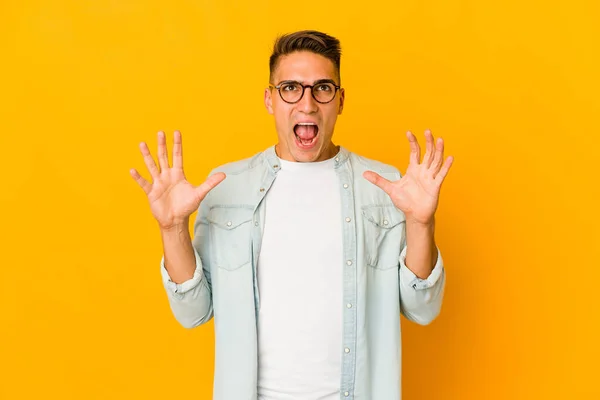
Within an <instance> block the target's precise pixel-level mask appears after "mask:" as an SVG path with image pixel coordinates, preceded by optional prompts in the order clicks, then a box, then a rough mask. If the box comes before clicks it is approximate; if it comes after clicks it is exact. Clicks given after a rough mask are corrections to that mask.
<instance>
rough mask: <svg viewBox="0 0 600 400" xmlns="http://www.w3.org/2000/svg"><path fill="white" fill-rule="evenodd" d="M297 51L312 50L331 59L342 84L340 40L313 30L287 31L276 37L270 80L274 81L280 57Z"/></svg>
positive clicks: (270, 65) (270, 61)
mask: <svg viewBox="0 0 600 400" xmlns="http://www.w3.org/2000/svg"><path fill="white" fill-rule="evenodd" d="M296 51H310V52H312V53H315V54H319V55H322V56H323V57H325V58H327V59H329V60H331V62H332V63H333V66H334V67H335V72H336V73H337V77H338V85H341V76H340V59H341V56H342V49H341V46H340V41H339V40H338V39H336V38H334V37H333V36H329V35H327V34H326V33H323V32H319V31H311V30H304V31H298V32H292V33H287V34H284V35H281V36H279V37H277V39H275V44H274V45H273V53H272V54H271V57H270V58H269V81H270V82H271V83H273V82H272V81H273V75H274V73H275V70H276V69H277V66H278V62H279V59H280V58H281V57H282V56H285V55H287V54H290V53H293V52H296Z"/></svg>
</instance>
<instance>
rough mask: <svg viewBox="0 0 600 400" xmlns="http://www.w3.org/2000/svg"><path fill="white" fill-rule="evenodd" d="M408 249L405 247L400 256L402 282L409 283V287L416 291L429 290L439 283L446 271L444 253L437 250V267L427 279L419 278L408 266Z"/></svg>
mask: <svg viewBox="0 0 600 400" xmlns="http://www.w3.org/2000/svg"><path fill="white" fill-rule="evenodd" d="M436 248H437V247H436ZM406 249H407V248H406V247H404V249H403V250H402V253H401V254H400V274H401V279H402V281H404V282H407V283H408V286H410V287H412V288H413V289H415V290H423V289H429V288H430V287H432V286H434V285H435V284H436V283H437V282H438V281H439V279H440V276H441V275H442V272H443V269H444V264H443V260H442V253H441V252H440V249H439V248H438V249H437V260H436V262H435V266H434V267H433V270H432V271H431V273H430V274H429V276H428V277H427V278H426V279H421V278H419V277H418V276H417V275H415V273H414V272H412V271H411V270H410V269H409V268H408V267H407V266H406Z"/></svg>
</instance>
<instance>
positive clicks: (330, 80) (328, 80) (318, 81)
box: [276, 79, 337, 86]
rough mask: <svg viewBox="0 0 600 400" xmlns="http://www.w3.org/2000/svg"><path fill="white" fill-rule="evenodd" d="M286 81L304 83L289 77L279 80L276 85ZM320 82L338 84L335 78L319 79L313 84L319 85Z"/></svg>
mask: <svg viewBox="0 0 600 400" xmlns="http://www.w3.org/2000/svg"><path fill="white" fill-rule="evenodd" d="M284 83H302V82H298V81H295V80H292V79H287V80H284V81H281V82H279V83H278V84H277V85H276V86H279V85H282V84H284ZM319 83H332V84H334V85H336V86H337V83H336V82H335V81H334V80H333V79H317V80H316V81H314V82H313V83H312V84H313V85H318V84H319Z"/></svg>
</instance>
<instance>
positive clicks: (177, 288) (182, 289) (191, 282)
mask: <svg viewBox="0 0 600 400" xmlns="http://www.w3.org/2000/svg"><path fill="white" fill-rule="evenodd" d="M194 257H195V259H196V269H195V271H194V276H192V277H191V278H190V279H188V280H187V281H185V282H181V283H175V282H173V281H172V280H171V277H170V276H169V273H168V272H167V269H166V268H165V256H164V255H163V257H162V259H161V260H160V272H161V275H162V278H163V281H164V282H165V287H166V288H167V289H168V290H169V291H170V292H171V293H173V294H178V295H180V296H183V294H184V293H186V292H189V291H190V290H192V289H193V288H195V287H196V286H198V284H199V283H200V282H201V281H202V276H203V274H202V261H201V260H200V255H199V254H198V252H197V251H196V249H194Z"/></svg>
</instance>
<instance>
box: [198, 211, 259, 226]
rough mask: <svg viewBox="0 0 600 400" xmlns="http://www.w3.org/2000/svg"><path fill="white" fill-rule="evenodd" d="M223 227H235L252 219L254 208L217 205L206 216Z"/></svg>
mask: <svg viewBox="0 0 600 400" xmlns="http://www.w3.org/2000/svg"><path fill="white" fill-rule="evenodd" d="M206 219H208V221H209V222H211V223H213V224H215V225H217V226H218V227H220V228H223V229H234V228H237V227H238V226H240V225H242V224H244V223H246V222H249V221H251V220H252V209H250V208H245V207H215V208H213V209H212V210H210V211H209V213H208V216H207V217H206Z"/></svg>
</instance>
